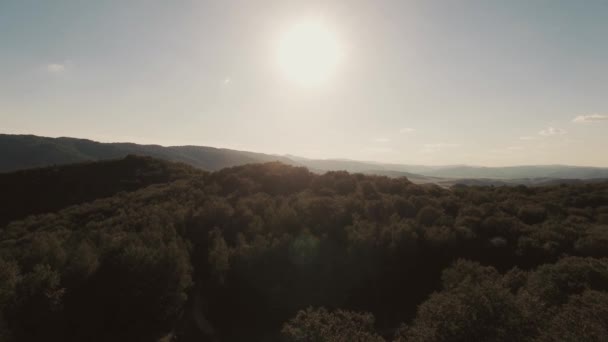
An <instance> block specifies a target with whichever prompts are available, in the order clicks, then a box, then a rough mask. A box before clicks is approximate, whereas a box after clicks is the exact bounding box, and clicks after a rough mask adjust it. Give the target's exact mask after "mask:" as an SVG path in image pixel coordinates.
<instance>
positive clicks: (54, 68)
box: [45, 63, 66, 74]
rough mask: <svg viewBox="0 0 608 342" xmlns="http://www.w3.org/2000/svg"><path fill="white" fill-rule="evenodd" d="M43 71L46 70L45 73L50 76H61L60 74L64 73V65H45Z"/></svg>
mask: <svg viewBox="0 0 608 342" xmlns="http://www.w3.org/2000/svg"><path fill="white" fill-rule="evenodd" d="M45 69H46V71H48V72H49V73H51V74H61V73H64V72H65V69H66V65H65V64H59V63H51V64H47V65H46V67H45Z"/></svg>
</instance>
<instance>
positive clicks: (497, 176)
mask: <svg viewBox="0 0 608 342" xmlns="http://www.w3.org/2000/svg"><path fill="white" fill-rule="evenodd" d="M129 154H135V155H144V156H151V157H154V158H159V159H163V160H167V161H174V162H181V163H185V164H188V165H191V166H193V167H196V168H199V169H203V170H207V171H217V170H220V169H222V168H225V167H232V166H238V165H245V164H252V163H265V162H272V161H279V162H281V163H284V164H288V165H294V166H305V167H307V168H308V169H309V170H311V171H313V172H318V173H322V172H326V171H339V170H344V171H348V172H360V173H365V174H376V175H386V176H391V177H403V176H405V177H407V178H408V179H410V180H411V181H412V182H414V183H419V184H422V183H435V184H441V185H443V186H452V185H454V184H461V183H465V184H471V183H474V184H480V185H482V184H483V185H497V184H502V185H508V186H513V185H518V184H524V185H542V184H545V183H551V182H575V181H576V180H577V179H582V180H593V181H597V180H601V179H608V168H601V167H582V166H564V165H544V166H543V165H540V166H513V167H477V166H466V165H463V166H424V165H401V164H382V163H375V162H361V161H353V160H343V159H308V158H302V157H297V156H292V155H289V156H277V155H271V154H264V153H255V152H246V151H237V150H230V149H223V148H214V147H207V146H168V147H165V146H159V145H138V144H132V143H100V142H96V141H92V140H85V139H75V138H46V137H38V136H34V135H7V134H0V156H2V158H0V173H1V172H9V171H15V170H22V169H27V168H33V167H45V166H52V165H63V164H69V163H76V162H83V161H95V160H106V159H117V158H124V157H125V156H127V155H129Z"/></svg>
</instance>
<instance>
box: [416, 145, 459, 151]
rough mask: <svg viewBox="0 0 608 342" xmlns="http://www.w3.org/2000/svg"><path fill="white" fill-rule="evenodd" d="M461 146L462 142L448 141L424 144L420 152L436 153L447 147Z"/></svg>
mask: <svg viewBox="0 0 608 342" xmlns="http://www.w3.org/2000/svg"><path fill="white" fill-rule="evenodd" d="M455 147H460V144H448V143H435V144H424V146H423V147H422V149H421V150H420V152H422V153H435V152H439V151H441V150H444V149H446V148H455Z"/></svg>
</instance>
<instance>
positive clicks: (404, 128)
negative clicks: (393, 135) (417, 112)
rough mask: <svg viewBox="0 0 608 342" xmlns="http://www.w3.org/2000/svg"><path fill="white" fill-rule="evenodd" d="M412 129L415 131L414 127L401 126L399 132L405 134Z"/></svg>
mask: <svg viewBox="0 0 608 342" xmlns="http://www.w3.org/2000/svg"><path fill="white" fill-rule="evenodd" d="M413 131H415V129H413V128H410V127H403V128H402V129H400V130H399V133H401V134H407V133H412V132H413Z"/></svg>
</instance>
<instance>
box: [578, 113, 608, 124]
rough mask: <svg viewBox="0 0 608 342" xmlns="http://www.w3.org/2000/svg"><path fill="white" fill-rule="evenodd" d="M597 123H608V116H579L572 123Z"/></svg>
mask: <svg viewBox="0 0 608 342" xmlns="http://www.w3.org/2000/svg"><path fill="white" fill-rule="evenodd" d="M597 121H608V115H601V114H591V115H579V116H577V117H575V118H574V119H573V120H572V122H574V123H589V122H597Z"/></svg>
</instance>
